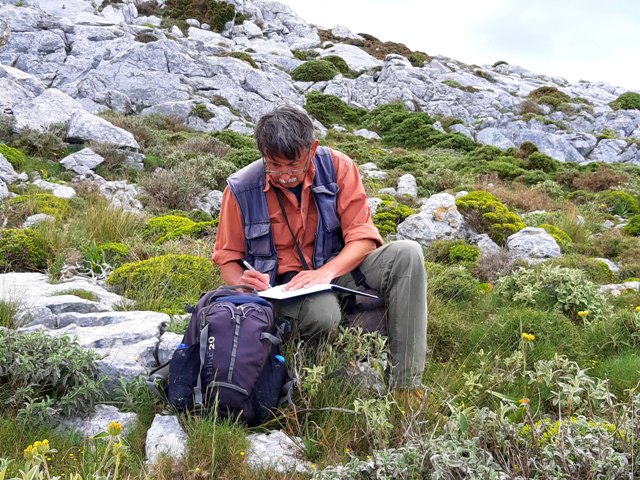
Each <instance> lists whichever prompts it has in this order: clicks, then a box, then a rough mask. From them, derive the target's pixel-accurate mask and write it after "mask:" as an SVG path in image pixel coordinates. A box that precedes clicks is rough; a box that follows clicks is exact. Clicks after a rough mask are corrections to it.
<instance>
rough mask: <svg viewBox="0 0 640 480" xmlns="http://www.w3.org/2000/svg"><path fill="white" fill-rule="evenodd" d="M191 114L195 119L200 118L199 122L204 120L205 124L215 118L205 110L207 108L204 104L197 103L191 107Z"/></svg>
mask: <svg viewBox="0 0 640 480" xmlns="http://www.w3.org/2000/svg"><path fill="white" fill-rule="evenodd" d="M191 114H192V115H195V116H196V117H198V118H200V119H201V120H204V121H205V122H208V121H209V120H211V119H212V118H213V117H215V114H214V113H213V112H211V111H209V109H208V108H207V106H206V105H205V104H204V103H198V104H197V105H195V106H194V107H193V110H191Z"/></svg>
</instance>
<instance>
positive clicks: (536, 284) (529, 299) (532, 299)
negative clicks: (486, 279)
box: [496, 263, 609, 322]
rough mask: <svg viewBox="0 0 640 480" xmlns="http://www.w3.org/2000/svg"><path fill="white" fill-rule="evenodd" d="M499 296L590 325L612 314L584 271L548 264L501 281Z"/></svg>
mask: <svg viewBox="0 0 640 480" xmlns="http://www.w3.org/2000/svg"><path fill="white" fill-rule="evenodd" d="M496 293H497V294H498V295H499V296H500V297H501V298H502V299H504V300H506V301H507V302H516V303H520V304H522V305H525V306H529V307H536V308H540V309H557V310H560V311H561V312H563V313H565V314H566V315H567V316H569V318H571V319H572V320H575V321H581V322H589V321H591V320H593V319H599V318H604V317H605V316H606V315H607V314H608V312H609V307H608V305H607V304H606V301H605V299H604V297H603V296H602V295H601V294H600V293H598V286H597V285H596V284H595V283H593V282H591V281H589V280H588V279H587V276H586V275H585V274H584V272H582V271H581V270H577V269H572V268H565V267H559V266H555V265H549V264H546V263H543V264H541V265H540V266H537V267H535V268H520V269H519V270H516V271H515V272H513V273H511V274H510V275H508V276H506V277H503V278H501V279H500V280H498V282H497V283H496ZM578 312H582V314H581V315H578ZM584 312H588V313H587V314H586V315H584Z"/></svg>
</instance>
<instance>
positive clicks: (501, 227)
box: [456, 190, 525, 245]
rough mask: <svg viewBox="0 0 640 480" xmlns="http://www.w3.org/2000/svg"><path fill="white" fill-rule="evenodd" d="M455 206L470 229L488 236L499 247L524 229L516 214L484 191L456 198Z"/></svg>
mask: <svg viewBox="0 0 640 480" xmlns="http://www.w3.org/2000/svg"><path fill="white" fill-rule="evenodd" d="M456 206H457V207H458V210H459V211H460V213H461V214H462V215H463V216H464V218H465V219H466V220H467V222H468V223H469V224H470V225H471V227H473V228H474V229H475V230H476V231H478V232H480V233H486V234H488V235H489V236H490V237H491V238H492V239H493V240H494V241H495V242H496V243H498V244H500V245H504V244H505V243H506V241H507V238H508V237H509V235H512V234H514V233H516V232H518V231H520V230H522V229H523V228H524V227H525V225H524V222H523V221H522V220H521V219H520V217H519V216H518V215H517V214H515V213H514V212H512V211H510V210H509V209H508V208H507V207H506V206H505V205H504V204H503V203H502V202H501V201H500V200H498V199H497V198H496V197H494V196H493V195H491V194H490V193H489V192H485V191H484V190H476V191H473V192H470V193H468V194H467V195H464V196H462V197H459V198H457V199H456Z"/></svg>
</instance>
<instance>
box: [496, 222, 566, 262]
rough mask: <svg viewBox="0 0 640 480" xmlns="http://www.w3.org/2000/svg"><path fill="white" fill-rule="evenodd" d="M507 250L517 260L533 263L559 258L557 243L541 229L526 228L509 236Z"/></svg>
mask: <svg viewBox="0 0 640 480" xmlns="http://www.w3.org/2000/svg"><path fill="white" fill-rule="evenodd" d="M507 249H508V250H509V251H510V252H511V253H513V254H514V256H516V257H518V258H523V259H526V260H533V261H536V260H544V259H547V258H554V257H559V256H561V251H560V247H559V246H558V243H557V242H556V241H555V239H554V238H553V237H552V236H551V235H549V234H548V233H547V232H546V231H545V230H544V229H543V228H535V227H526V228H523V229H522V230H520V231H519V232H517V233H514V234H513V235H510V236H509V238H507Z"/></svg>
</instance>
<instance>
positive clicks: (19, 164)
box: [0, 143, 27, 171]
mask: <svg viewBox="0 0 640 480" xmlns="http://www.w3.org/2000/svg"><path fill="white" fill-rule="evenodd" d="M0 155H2V156H3V157H4V158H6V159H7V160H8V162H9V163H10V164H11V166H12V167H13V168H14V169H16V170H18V171H20V170H22V168H23V167H24V164H25V162H26V161H27V157H26V156H25V154H24V153H22V152H21V151H20V150H18V149H17V148H13V147H10V146H8V145H5V144H3V143H0Z"/></svg>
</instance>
